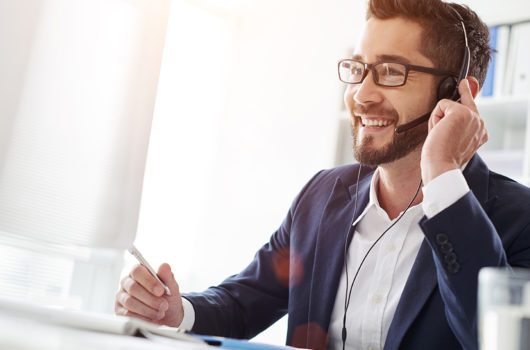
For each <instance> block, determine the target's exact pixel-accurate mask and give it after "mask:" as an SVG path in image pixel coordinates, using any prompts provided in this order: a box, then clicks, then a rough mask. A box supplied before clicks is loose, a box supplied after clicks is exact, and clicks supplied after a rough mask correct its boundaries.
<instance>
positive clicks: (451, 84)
mask: <svg viewBox="0 0 530 350" xmlns="http://www.w3.org/2000/svg"><path fill="white" fill-rule="evenodd" d="M455 94H456V99H458V98H459V97H460V96H459V95H458V82H457V80H456V78H455V77H446V78H444V79H443V80H442V81H441V82H440V84H439V85H438V101H440V100H442V99H444V98H449V99H454V98H455Z"/></svg>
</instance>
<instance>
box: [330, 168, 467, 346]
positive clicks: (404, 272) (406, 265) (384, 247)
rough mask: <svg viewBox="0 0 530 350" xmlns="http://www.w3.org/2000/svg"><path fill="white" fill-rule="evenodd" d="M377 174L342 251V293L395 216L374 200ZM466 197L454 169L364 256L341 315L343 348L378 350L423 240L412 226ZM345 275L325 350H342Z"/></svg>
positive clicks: (434, 183) (425, 190) (437, 180)
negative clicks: (344, 262)
mask: <svg viewBox="0 0 530 350" xmlns="http://www.w3.org/2000/svg"><path fill="white" fill-rule="evenodd" d="M378 179H379V176H378V171H377V170H376V172H375V173H374V176H373V177H372V182H371V184H370V195H369V201H368V205H367V206H366V207H365V209H364V211H363V212H362V213H361V215H359V217H358V218H357V220H356V221H355V222H354V225H357V227H356V230H355V234H354V235H353V239H352V242H351V244H350V246H349V249H348V275H349V283H350V285H349V286H348V290H349V288H350V286H351V281H352V279H353V276H354V275H355V272H356V271H357V269H358V268H359V264H360V263H361V261H362V259H363V258H364V256H365V254H366V252H367V251H368V249H369V248H370V247H371V246H372V244H373V243H374V242H375V240H377V238H378V237H379V236H380V235H381V234H382V233H383V232H384V231H385V230H386V229H387V228H388V227H390V226H391V225H392V224H393V223H394V222H395V221H396V220H397V219H398V218H399V216H400V215H401V214H400V215H398V217H397V218H395V219H394V220H390V218H389V217H388V215H387V213H386V212H385V211H384V210H383V209H382V208H381V207H380V206H379V201H378V199H377V193H376V188H377V181H378ZM468 191H469V187H468V185H467V183H466V181H465V179H464V177H463V175H462V172H461V170H460V169H457V170H452V171H448V172H446V173H444V174H442V175H440V176H438V177H437V178H435V179H434V180H432V181H431V182H430V183H429V184H427V186H425V187H424V188H423V193H424V199H423V202H422V204H421V205H416V206H413V207H411V208H410V209H409V210H407V212H406V213H405V215H403V217H402V218H401V219H400V220H399V222H397V223H396V224H395V225H394V226H393V227H392V228H391V229H390V230H389V231H388V232H387V233H386V234H385V235H384V236H383V237H382V238H381V240H380V241H379V242H378V243H377V244H376V245H375V246H374V248H373V249H372V251H371V252H370V253H369V254H368V256H367V258H366V260H365V262H364V263H363V266H362V267H361V269H360V271H359V275H358V276H357V279H356V281H355V284H354V286H353V290H352V293H351V300H350V303H349V306H348V311H347V315H346V328H347V334H348V336H347V338H346V348H348V349H355V350H361V349H362V350H365V349H366V350H376V349H377V350H379V349H383V347H384V345H385V341H386V336H387V334H388V330H389V328H390V323H391V322H392V319H393V317H394V314H395V312H396V308H397V306H398V303H399V299H400V298H401V293H402V292H403V289H404V288H405V283H406V282H407V279H408V277H409V274H410V271H411V269H412V265H413V264H414V261H415V260H416V256H417V255H418V251H419V249H420V246H421V244H422V242H423V239H424V236H423V232H422V231H421V228H420V226H419V225H418V223H419V221H420V219H421V218H422V217H423V215H424V214H425V215H426V216H427V217H429V218H430V217H433V216H435V215H436V214H438V213H439V212H440V211H442V210H443V209H445V208H447V207H449V206H450V205H451V204H453V203H454V202H456V201H457V200H458V199H460V198H461V197H462V196H464V195H465V194H466V193H467V192H468ZM345 293H346V272H345V271H343V272H342V276H341V279H340V282H339V287H338V290H337V297H336V299H335V304H334V307H333V312H332V315H331V322H330V327H329V347H330V348H331V349H342V337H341V334H342V322H343V317H344V298H345Z"/></svg>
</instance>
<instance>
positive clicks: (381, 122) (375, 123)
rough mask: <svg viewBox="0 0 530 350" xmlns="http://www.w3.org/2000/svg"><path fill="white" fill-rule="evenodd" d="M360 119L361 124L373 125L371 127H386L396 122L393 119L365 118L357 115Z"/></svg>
mask: <svg viewBox="0 0 530 350" xmlns="http://www.w3.org/2000/svg"><path fill="white" fill-rule="evenodd" d="M357 117H358V118H359V119H360V121H361V125H362V126H363V127H371V128H384V127H387V126H389V125H392V124H394V121H393V120H391V119H384V118H363V117H359V116H357Z"/></svg>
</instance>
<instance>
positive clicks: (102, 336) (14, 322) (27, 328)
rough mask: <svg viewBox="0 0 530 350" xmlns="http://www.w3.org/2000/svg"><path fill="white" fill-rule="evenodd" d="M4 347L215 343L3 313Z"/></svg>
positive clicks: (194, 349)
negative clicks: (95, 329)
mask: <svg viewBox="0 0 530 350" xmlns="http://www.w3.org/2000/svg"><path fill="white" fill-rule="evenodd" d="M0 349H2V350H99V349H110V350H121V349H123V350H148V349H149V350H170V349H171V350H175V349H182V350H209V349H212V347H209V346H207V345H202V344H194V343H187V342H182V341H177V340H173V339H167V338H161V337H157V338H156V339H155V340H148V339H144V338H138V337H132V336H126V335H116V334H106V333H98V332H91V331H86V330H80V329H74V328H68V327H61V326H57V325H51V324H46V323H44V322H39V321H35V320H31V319H27V318H21V317H15V316H12V315H6V314H0Z"/></svg>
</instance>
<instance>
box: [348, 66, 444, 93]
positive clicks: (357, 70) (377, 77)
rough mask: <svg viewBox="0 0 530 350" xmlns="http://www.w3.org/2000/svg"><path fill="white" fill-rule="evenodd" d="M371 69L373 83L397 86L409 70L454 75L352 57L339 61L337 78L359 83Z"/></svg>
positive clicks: (418, 67) (441, 71) (349, 82)
mask: <svg viewBox="0 0 530 350" xmlns="http://www.w3.org/2000/svg"><path fill="white" fill-rule="evenodd" d="M368 70H371V71H372V78H373V79H374V83H375V84H376V85H379V86H389V87H398V86H403V85H405V83H406V82H407V77H408V75H409V71H417V72H423V73H428V74H433V75H439V76H454V74H453V73H451V72H448V71H444V70H440V69H435V68H429V67H422V66H415V65H412V64H404V63H394V62H380V63H375V64H369V63H364V62H360V61H356V60H352V59H344V60H341V61H339V79H340V80H341V81H342V82H344V83H347V84H360V83H362V82H363V81H364V78H366V76H367V75H368Z"/></svg>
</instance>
